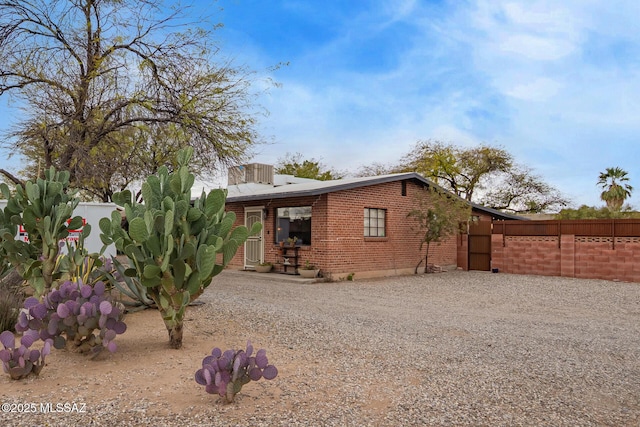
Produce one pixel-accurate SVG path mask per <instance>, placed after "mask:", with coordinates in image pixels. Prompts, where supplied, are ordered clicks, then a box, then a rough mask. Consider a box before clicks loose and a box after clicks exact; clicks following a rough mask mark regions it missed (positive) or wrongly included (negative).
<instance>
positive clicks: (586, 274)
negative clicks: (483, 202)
mask: <svg viewBox="0 0 640 427" xmlns="http://www.w3.org/2000/svg"><path fill="white" fill-rule="evenodd" d="M492 267H494V268H499V269H500V271H502V272H505V273H515V274H535V275H545V276H565V277H577V278H585V279H605V280H621V281H629V282H640V238H638V237H617V238H615V239H614V238H611V237H581V236H574V235H562V236H561V237H560V241H559V242H558V238H557V237H554V236H507V237H506V238H503V236H502V235H501V234H494V235H492Z"/></svg>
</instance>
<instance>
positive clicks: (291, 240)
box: [287, 236, 298, 248]
mask: <svg viewBox="0 0 640 427" xmlns="http://www.w3.org/2000/svg"><path fill="white" fill-rule="evenodd" d="M297 241H298V238H297V237H296V236H293V237H289V238H288V239H287V244H288V245H289V247H291V248H293V247H294V246H295V245H296V242H297Z"/></svg>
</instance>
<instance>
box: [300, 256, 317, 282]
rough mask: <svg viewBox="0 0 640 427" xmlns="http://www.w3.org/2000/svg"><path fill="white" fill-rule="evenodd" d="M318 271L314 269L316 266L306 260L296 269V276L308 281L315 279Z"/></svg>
mask: <svg viewBox="0 0 640 427" xmlns="http://www.w3.org/2000/svg"><path fill="white" fill-rule="evenodd" d="M319 271H320V270H319V269H316V266H315V265H313V264H311V263H310V262H309V260H307V261H306V262H305V264H304V265H303V266H302V267H300V268H298V274H299V275H300V276H302V277H305V278H308V279H312V278H314V277H317V276H318V272H319Z"/></svg>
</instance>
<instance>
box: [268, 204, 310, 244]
mask: <svg viewBox="0 0 640 427" xmlns="http://www.w3.org/2000/svg"><path fill="white" fill-rule="evenodd" d="M292 210H293V211H294V212H292ZM302 210H308V217H306V216H302V214H304V213H305V212H301V211H302ZM296 211H297V212H296ZM273 213H274V215H273V218H274V230H275V233H273V235H274V240H275V241H274V243H276V244H277V243H279V242H280V241H285V242H286V240H287V238H290V237H297V238H298V240H297V242H296V246H311V243H312V241H313V237H312V233H311V226H312V224H313V222H312V220H313V209H312V207H311V205H301V206H282V207H279V208H274V212H273ZM285 214H286V215H285ZM291 214H294V215H296V216H298V215H300V218H297V219H294V220H293V221H291ZM294 223H295V224H294Z"/></svg>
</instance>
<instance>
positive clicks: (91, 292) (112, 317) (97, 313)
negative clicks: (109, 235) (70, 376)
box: [16, 281, 127, 355]
mask: <svg viewBox="0 0 640 427" xmlns="http://www.w3.org/2000/svg"><path fill="white" fill-rule="evenodd" d="M24 307H25V308H26V312H25V311H23V312H21V313H20V315H19V316H18V323H17V324H16V330H17V331H18V332H23V331H27V330H30V329H33V330H36V331H38V334H39V336H40V338H41V339H43V340H47V339H52V340H53V345H54V347H55V348H64V347H65V345H66V343H67V342H68V341H69V342H71V343H73V346H74V347H75V348H76V349H78V350H79V351H80V352H83V353H84V352H89V351H90V352H91V353H92V355H96V354H97V353H99V352H100V351H101V350H102V349H104V348H106V349H108V350H109V351H110V352H114V351H116V348H117V346H116V343H115V342H114V340H115V338H116V335H119V334H122V333H124V332H125V331H126V329H127V325H126V324H125V323H124V322H123V321H122V320H121V317H122V315H123V311H124V309H123V307H121V306H120V305H119V304H115V303H114V302H113V300H112V299H111V297H110V295H109V294H108V293H107V292H105V284H104V282H101V281H99V282H97V283H96V284H95V285H94V286H90V285H87V284H81V283H77V282H71V281H66V282H64V283H62V284H61V285H60V286H59V288H58V289H52V290H51V291H50V292H49V293H48V294H47V295H46V296H45V297H44V299H43V301H42V302H40V301H39V300H38V299H37V298H35V297H30V298H27V300H26V301H25V303H24Z"/></svg>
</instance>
